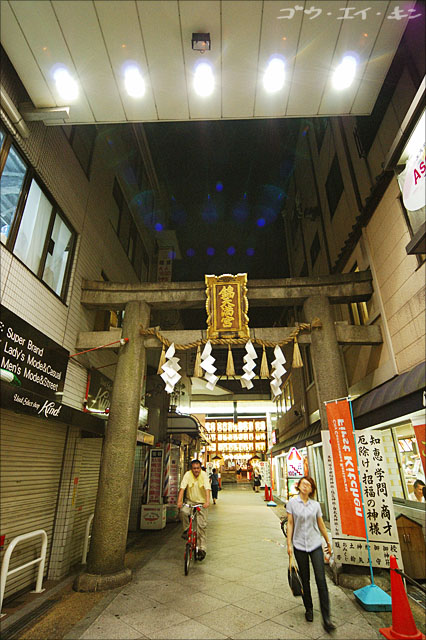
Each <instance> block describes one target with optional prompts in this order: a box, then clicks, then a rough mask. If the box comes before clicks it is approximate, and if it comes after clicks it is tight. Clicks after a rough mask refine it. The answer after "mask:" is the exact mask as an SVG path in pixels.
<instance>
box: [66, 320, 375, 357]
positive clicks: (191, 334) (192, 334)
mask: <svg viewBox="0 0 426 640" xmlns="http://www.w3.org/2000/svg"><path fill="white" fill-rule="evenodd" d="M335 327H336V335H337V341H338V343H339V344H353V345H375V344H381V343H382V342H383V338H382V332H381V328H380V326H379V325H378V324H374V325H370V326H368V327H358V326H354V325H350V324H344V323H340V322H339V323H336V325H335ZM295 328H296V327H271V328H265V329H250V337H251V339H252V340H254V339H255V338H258V339H259V340H264V341H266V342H274V343H277V342H281V341H283V340H286V339H287V338H289V337H290V335H291V334H292V333H293V332H294V329H295ZM315 331H320V329H315ZM206 333H207V332H206V331H201V330H192V329H186V330H181V331H161V335H162V336H164V338H166V339H167V340H169V341H170V342H174V343H175V344H178V345H179V344H182V345H184V344H189V343H191V342H197V341H198V340H206ZM120 338H121V329H111V331H81V332H80V333H79V334H78V338H77V345H76V349H77V351H84V350H86V349H98V348H102V349H113V348H115V349H116V348H117V347H118V344H112V345H111V344H110V343H111V342H115V341H118V340H120ZM297 339H298V341H299V342H300V343H301V344H310V342H311V336H310V334H309V333H305V332H301V333H299V335H298V337H297ZM161 346H162V345H161V342H160V340H158V338H156V337H155V336H147V337H146V338H145V348H146V349H159V348H160V347H161ZM214 347H215V349H216V348H218V349H220V348H222V349H227V348H228V347H227V345H214Z"/></svg>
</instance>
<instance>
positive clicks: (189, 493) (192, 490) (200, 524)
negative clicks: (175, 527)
mask: <svg viewBox="0 0 426 640" xmlns="http://www.w3.org/2000/svg"><path fill="white" fill-rule="evenodd" d="M185 489H186V498H185V501H186V503H187V504H189V505H194V504H202V505H203V508H202V509H200V511H199V512H198V514H197V544H198V556H197V558H198V560H204V558H205V557H206V549H207V544H206V539H207V535H206V529H207V509H208V507H209V506H210V493H211V487H210V480H209V477H208V475H207V473H206V472H205V471H202V469H201V462H200V461H199V460H193V461H192V462H191V469H190V471H187V472H186V473H185V475H184V476H183V478H182V482H181V483H180V489H179V494H178V499H177V506H178V509H180V518H181V520H182V525H183V534H182V537H184V538H186V532H187V531H188V527H189V518H190V515H191V507H188V506H186V505H185V506H183V495H184V493H185Z"/></svg>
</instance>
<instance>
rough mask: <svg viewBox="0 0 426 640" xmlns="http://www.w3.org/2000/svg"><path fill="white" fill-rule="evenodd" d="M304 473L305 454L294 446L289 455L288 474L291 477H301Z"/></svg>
mask: <svg viewBox="0 0 426 640" xmlns="http://www.w3.org/2000/svg"><path fill="white" fill-rule="evenodd" d="M303 473H304V466H303V456H302V455H301V454H300V453H299V451H298V450H297V449H296V447H292V448H291V449H290V451H289V452H288V456H287V475H288V477H289V478H300V476H303Z"/></svg>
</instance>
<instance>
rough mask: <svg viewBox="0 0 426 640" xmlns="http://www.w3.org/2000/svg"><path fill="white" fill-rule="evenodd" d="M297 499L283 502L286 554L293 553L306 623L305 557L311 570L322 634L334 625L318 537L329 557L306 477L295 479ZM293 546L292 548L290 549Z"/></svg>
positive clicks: (308, 617)
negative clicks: (284, 504)
mask: <svg viewBox="0 0 426 640" xmlns="http://www.w3.org/2000/svg"><path fill="white" fill-rule="evenodd" d="M297 490H298V492H299V495H298V496H295V497H294V498H291V500H289V501H288V502H287V505H286V511H287V515H288V523H287V552H288V555H289V556H291V555H292V554H293V550H294V555H295V558H296V560H297V565H298V567H299V573H300V578H301V580H302V586H303V596H302V597H303V604H304V605H305V609H306V611H305V618H306V620H307V621H308V622H312V620H313V619H314V611H313V603H312V596H311V587H310V582H309V558H311V562H312V566H313V568H314V574H315V582H316V583H317V587H318V595H319V599H320V607H321V613H322V620H323V626H324V629H325V630H326V631H333V629H335V628H336V626H335V625H334V624H333V622H332V621H331V619H330V599H329V595H328V589H327V582H326V579H325V569H324V555H323V552H322V547H321V544H322V540H321V534H322V536H323V537H324V540H325V542H326V544H327V553H328V554H331V544H330V542H329V540H328V533H327V529H326V528H325V525H324V521H323V519H322V512H321V507H320V505H319V502H317V501H316V500H313V499H312V497H313V496H314V495H315V492H316V490H317V487H316V485H315V481H314V480H313V479H312V478H310V477H309V476H304V477H303V478H302V479H301V480H299V484H298V487H297ZM292 543H293V548H292Z"/></svg>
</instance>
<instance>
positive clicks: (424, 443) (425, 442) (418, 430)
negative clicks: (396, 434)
mask: <svg viewBox="0 0 426 640" xmlns="http://www.w3.org/2000/svg"><path fill="white" fill-rule="evenodd" d="M413 429H414V433H415V434H416V440H417V447H418V449H419V455H420V460H421V461H422V465H423V473H424V474H425V475H426V425H425V424H413Z"/></svg>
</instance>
